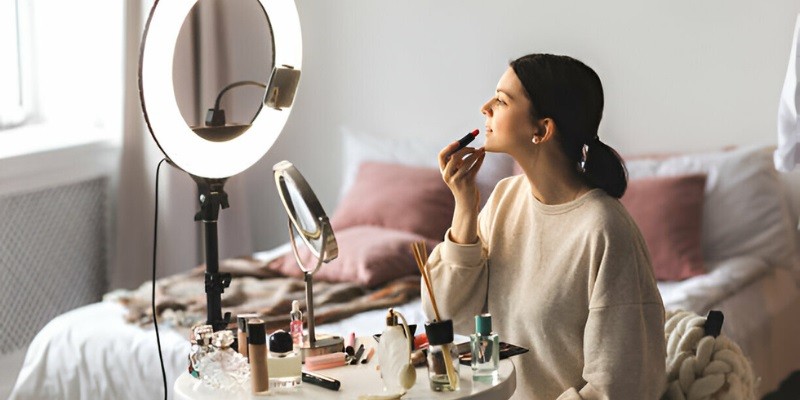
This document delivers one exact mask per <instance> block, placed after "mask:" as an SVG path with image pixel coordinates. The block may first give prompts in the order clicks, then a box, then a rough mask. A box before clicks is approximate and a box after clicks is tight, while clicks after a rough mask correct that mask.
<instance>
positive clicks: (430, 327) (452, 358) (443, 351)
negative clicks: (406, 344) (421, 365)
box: [425, 319, 459, 392]
mask: <svg viewBox="0 0 800 400" xmlns="http://www.w3.org/2000/svg"><path fill="white" fill-rule="evenodd" d="M425 334H426V335H427V336H428V359H427V361H428V379H429V380H430V384H431V389H433V390H434V391H436V392H451V391H455V390H458V366H459V362H458V349H457V347H456V346H455V345H454V344H453V321H452V320H449V319H447V320H444V321H438V322H428V323H426V324H425Z"/></svg>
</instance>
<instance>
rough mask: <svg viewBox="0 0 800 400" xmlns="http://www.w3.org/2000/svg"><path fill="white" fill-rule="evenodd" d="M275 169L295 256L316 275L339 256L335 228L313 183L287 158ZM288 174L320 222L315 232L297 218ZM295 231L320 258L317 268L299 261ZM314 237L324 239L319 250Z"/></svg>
mask: <svg viewBox="0 0 800 400" xmlns="http://www.w3.org/2000/svg"><path fill="white" fill-rule="evenodd" d="M272 171H273V175H274V176H275V186H277V188H278V195H279V196H280V198H281V203H283V207H284V208H285V209H286V215H287V216H288V217H289V239H290V240H291V243H292V250H293V251H294V254H295V258H296V259H297V263H298V264H299V266H300V269H301V270H302V271H303V272H305V273H308V274H313V273H314V272H316V271H317V270H318V269H319V267H320V265H321V264H322V263H323V262H325V263H327V262H330V261H331V260H333V259H335V258H336V257H338V255H339V247H338V245H337V243H336V237H335V236H334V234H333V228H332V227H331V224H330V220H329V219H328V216H327V214H325V210H323V209H322V205H321V204H320V203H319V200H318V199H317V196H316V194H314V191H313V190H311V186H310V185H309V184H308V182H307V181H306V179H305V178H304V177H303V175H302V174H301V173H300V171H299V170H298V169H297V168H296V167H295V166H294V165H293V164H292V163H290V162H289V161H285V160H284V161H281V162H279V163H277V164H275V165H274V166H273V167H272ZM285 177H288V178H289V179H291V180H292V181H293V182H294V183H295V188H296V189H297V192H298V194H299V195H300V198H302V199H303V202H304V203H305V205H306V207H307V208H308V210H309V211H310V212H311V214H312V215H311V216H312V218H313V220H314V221H316V223H317V225H316V228H317V229H316V231H313V232H311V231H307V230H305V229H303V227H302V225H301V224H300V222H299V219H298V217H297V212H296V208H295V206H294V204H293V202H292V200H291V199H292V197H291V195H290V194H289V193H288V190H287V185H286V184H285V182H286V179H284V178H285ZM294 232H297V233H299V234H300V238H302V239H303V242H304V243H305V245H306V247H308V249H309V250H310V251H311V253H312V254H313V255H314V257H316V258H317V261H318V262H317V263H316V266H315V267H314V268H307V267H306V266H304V265H303V263H302V261H301V260H300V257H299V254H298V252H297V246H296V244H295V240H294V236H295V235H294ZM315 239H321V240H322V243H321V246H320V249H316V248H315V246H314V245H313V244H312V243H311V240H315Z"/></svg>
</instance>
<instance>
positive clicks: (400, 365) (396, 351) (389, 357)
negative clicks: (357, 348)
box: [378, 308, 411, 393]
mask: <svg viewBox="0 0 800 400" xmlns="http://www.w3.org/2000/svg"><path fill="white" fill-rule="evenodd" d="M410 355H411V348H410V347H409V345H408V339H407V338H406V334H405V332H404V330H403V326H402V325H399V324H398V321H397V316H395V311H394V309H392V308H390V309H389V312H388V313H387V314H386V328H384V330H383V333H381V340H380V342H378V364H379V365H380V371H381V379H382V380H383V387H384V390H385V391H386V392H389V393H402V392H404V391H405V389H404V388H403V382H401V378H402V376H403V375H402V374H403V370H404V368H406V365H408V363H409V357H410Z"/></svg>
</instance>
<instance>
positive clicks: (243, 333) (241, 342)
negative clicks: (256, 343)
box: [236, 314, 259, 357]
mask: <svg viewBox="0 0 800 400" xmlns="http://www.w3.org/2000/svg"><path fill="white" fill-rule="evenodd" d="M258 317H259V315H258V314H239V315H237V316H236V326H237V327H238V328H239V329H238V331H237V335H236V336H237V344H236V350H237V351H238V352H239V354H241V355H243V356H245V357H247V346H248V343H247V320H249V319H250V318H258Z"/></svg>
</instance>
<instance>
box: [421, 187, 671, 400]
mask: <svg viewBox="0 0 800 400" xmlns="http://www.w3.org/2000/svg"><path fill="white" fill-rule="evenodd" d="M478 231H479V232H478V236H479V241H478V243H475V244H472V245H460V244H456V243H454V242H452V241H450V240H449V232H448V233H447V234H446V235H445V241H444V242H443V243H441V244H440V245H439V246H437V247H436V248H435V249H434V251H433V254H431V257H430V259H429V264H428V268H429V273H430V276H431V281H432V284H433V288H434V289H433V290H434V293H435V294H436V300H437V303H438V306H439V308H440V312H441V313H442V315H443V318H452V319H453V322H454V323H455V327H456V328H455V330H456V332H457V333H460V334H464V335H467V334H470V333H472V332H474V330H475V327H474V316H475V314H478V313H480V312H481V309H482V308H483V304H484V300H485V299H486V296H487V290H488V309H489V312H490V313H492V322H493V324H492V325H493V327H494V331H495V332H497V333H498V334H499V335H500V340H502V341H504V342H508V343H512V344H516V345H520V346H522V347H526V348H528V349H530V352H528V353H525V354H523V355H519V356H515V357H514V358H512V360H513V361H514V365H515V367H516V370H517V375H516V380H517V389H516V392H515V393H514V397H513V398H514V399H533V400H538V399H542V400H544V399H546V400H554V399H613V400H623V399H636V400H648V399H657V398H658V397H659V396H660V395H661V393H662V391H663V388H664V384H665V380H666V376H665V372H664V370H665V357H666V350H665V344H664V306H663V304H662V302H661V296H660V294H659V292H658V288H657V287H656V282H655V279H654V278H653V272H652V267H651V265H650V258H649V255H648V252H647V249H646V247H645V243H644V239H642V236H641V234H640V233H639V230H638V228H637V227H636V225H635V223H634V222H633V220H632V219H631V217H630V216H629V215H628V213H627V212H626V211H625V209H624V208H623V206H622V204H620V202H619V201H618V200H616V199H614V198H612V197H610V196H608V195H607V194H606V193H605V192H604V191H603V190H601V189H595V190H592V191H590V192H589V193H586V194H585V195H583V196H581V197H580V198H578V199H576V200H574V201H571V202H569V203H565V204H559V205H545V204H542V203H540V202H539V201H537V200H536V199H535V198H534V197H533V195H532V192H531V187H530V183H529V182H528V180H527V178H526V177H525V176H524V175H520V176H515V177H511V178H507V179H504V180H503V181H501V182H500V183H498V185H497V187H496V188H495V190H494V192H493V193H492V195H491V197H490V199H489V201H488V203H487V204H486V206H485V207H484V209H483V210H482V211H481V213H480V215H479V217H478ZM489 271H491V272H490V273H489ZM422 291H423V296H422V299H423V308H424V310H425V313H426V315H427V316H428V317H429V318H431V317H432V316H433V312H432V308H431V306H430V301H429V299H428V295H427V290H426V288H425V285H424V284H423V285H422Z"/></svg>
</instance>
